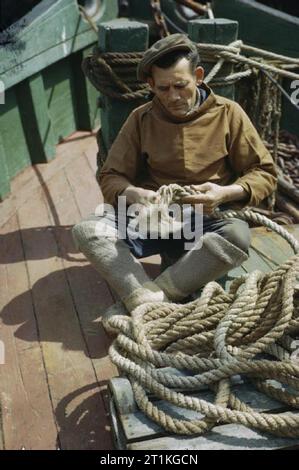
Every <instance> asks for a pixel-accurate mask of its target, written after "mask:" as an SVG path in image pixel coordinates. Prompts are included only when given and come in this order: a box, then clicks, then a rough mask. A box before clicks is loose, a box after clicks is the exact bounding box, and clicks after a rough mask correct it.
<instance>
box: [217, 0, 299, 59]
mask: <svg viewBox="0 0 299 470" xmlns="http://www.w3.org/2000/svg"><path fill="white" fill-rule="evenodd" d="M213 10H214V13H215V15H216V16H217V17H222V18H231V19H233V20H237V21H238V22H239V32H240V33H239V35H240V38H241V39H242V40H243V41H244V42H247V43H250V44H254V45H257V46H260V47H263V48H265V49H269V50H271V51H273V52H276V53H278V54H284V55H290V56H292V57H298V53H299V44H298V40H297V37H298V31H299V18H297V17H296V16H292V15H288V14H287V13H283V12H281V11H280V10H276V9H275V8H271V7H269V6H266V5H262V4H261V3H259V2H256V1H253V0H226V1H225V2H223V1H222V0H214V2H213ZM253 25H254V27H253ZM261 31H263V34H261Z"/></svg>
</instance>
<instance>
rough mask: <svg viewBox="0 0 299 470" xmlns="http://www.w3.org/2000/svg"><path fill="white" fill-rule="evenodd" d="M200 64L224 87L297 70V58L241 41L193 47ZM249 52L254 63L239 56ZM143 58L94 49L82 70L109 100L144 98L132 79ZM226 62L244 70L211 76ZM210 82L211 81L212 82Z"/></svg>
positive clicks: (291, 75)
mask: <svg viewBox="0 0 299 470" xmlns="http://www.w3.org/2000/svg"><path fill="white" fill-rule="evenodd" d="M197 47H198V51H199V53H200V55H201V58H202V60H203V61H207V62H209V61H212V62H215V59H216V65H215V66H214V67H213V69H212V70H211V72H210V73H209V74H208V76H207V78H206V82H207V83H210V84H211V86H213V85H214V86H225V85H229V84H232V83H235V82H236V81H238V80H240V79H242V78H244V76H245V77H246V76H248V75H250V74H251V73H252V72H253V71H254V70H266V71H268V72H272V73H274V74H277V75H278V76H281V77H287V78H292V79H299V74H296V73H294V72H291V71H289V70H287V68H291V67H299V59H296V58H292V57H286V56H282V55H279V54H275V53H272V52H269V51H266V50H263V49H258V48H253V47H251V46H247V45H246V44H244V43H243V42H242V41H241V40H237V41H234V42H233V43H232V44H230V45H228V46H226V45H223V44H202V43H199V44H197ZM242 50H244V51H245V52H252V53H254V54H255V55H258V56H259V58H258V60H256V59H253V58H250V57H247V56H245V55H242V54H241V52H242ZM142 56H143V53H142V52H130V53H128V52H127V53H115V52H109V53H107V52H106V53H102V52H101V51H100V50H98V49H95V51H94V53H93V54H92V55H90V56H88V57H86V58H85V59H84V61H83V63H82V68H83V71H84V73H85V74H86V76H87V77H88V78H89V80H90V81H91V83H92V84H93V85H94V86H95V88H96V89H97V90H98V91H100V92H101V93H103V94H104V95H107V96H109V97H110V98H115V99H119V100H122V101H131V100H136V99H137V100H140V99H146V97H147V95H148V94H149V92H150V90H149V87H148V85H147V84H144V83H140V82H138V81H137V78H136V66H137V64H138V63H139V61H140V60H141V58H142ZM226 62H232V63H235V64H236V63H238V64H239V65H240V66H242V67H244V70H241V71H239V72H236V73H232V74H230V75H228V76H227V77H225V78H224V77H219V78H217V79H215V76H216V75H217V74H218V73H219V71H220V69H221V68H222V66H223V65H224V64H225V63H226ZM212 79H215V81H216V83H214V82H213V80H212Z"/></svg>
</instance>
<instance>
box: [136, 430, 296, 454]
mask: <svg viewBox="0 0 299 470" xmlns="http://www.w3.org/2000/svg"><path fill="white" fill-rule="evenodd" d="M286 448H296V449H298V448H299V441H298V439H289V438H283V437H275V436H271V435H269V434H266V433H261V432H259V431H255V430H253V429H249V428H247V427H245V426H243V425H233V424H226V425H223V426H217V428H216V429H215V431H211V432H209V433H207V434H205V435H203V436H199V437H189V436H171V437H161V438H157V439H151V440H147V441H143V442H134V443H132V444H129V445H128V446H127V449H128V450H149V451H150V450H220V449H221V450H278V449H286Z"/></svg>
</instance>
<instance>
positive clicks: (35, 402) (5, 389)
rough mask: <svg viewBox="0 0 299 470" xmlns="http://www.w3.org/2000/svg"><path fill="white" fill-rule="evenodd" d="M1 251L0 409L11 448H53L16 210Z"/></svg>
mask: <svg viewBox="0 0 299 470" xmlns="http://www.w3.org/2000/svg"><path fill="white" fill-rule="evenodd" d="M0 253H1V264H0V284H1V286H2V289H1V291H0V296H1V297H0V310H1V312H2V313H1V319H0V338H1V339H2V341H4V345H5V363H4V364H3V365H0V383H1V388H0V401H1V404H0V408H1V412H0V415H1V420H2V430H3V440H4V445H5V449H9V450H13V449H15V450H20V449H21V448H22V447H24V448H25V449H27V450H30V449H50V450H51V449H52V450H53V449H55V448H56V440H57V428H56V424H55V419H54V413H53V408H52V403H51V397H50V394H49V389H48V383H47V374H46V371H45V369H44V364H43V356H42V351H41V349H40V345H39V335H38V329H37V324H36V318H35V312H34V308H33V305H32V298H31V291H30V284H29V280H28V274H27V269H26V263H25V262H24V253H23V247H22V243H21V237H20V233H19V226H18V222H17V217H16V216H14V217H12V218H11V219H10V221H9V223H7V224H6V225H5V226H4V227H3V228H2V229H1V237H0ZM0 434H1V431H0ZM0 445H1V444H0Z"/></svg>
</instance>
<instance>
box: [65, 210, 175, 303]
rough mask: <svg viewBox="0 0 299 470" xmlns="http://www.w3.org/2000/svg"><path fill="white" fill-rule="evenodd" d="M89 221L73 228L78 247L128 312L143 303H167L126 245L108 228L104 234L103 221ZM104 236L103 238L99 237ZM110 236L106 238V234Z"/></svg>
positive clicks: (92, 219)
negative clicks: (100, 229)
mask: <svg viewBox="0 0 299 470" xmlns="http://www.w3.org/2000/svg"><path fill="white" fill-rule="evenodd" d="M100 223H101V226H100V228H102V229H103V230H102V232H101V231H99V225H98V220H96V219H94V218H91V219H87V220H84V221H82V222H81V223H79V224H77V225H75V227H74V228H73V237H74V239H75V241H76V243H77V246H78V248H79V249H80V250H81V251H82V253H84V255H85V256H86V258H87V259H88V260H89V261H90V262H91V263H92V265H93V266H94V267H95V269H96V270H97V271H98V272H99V273H100V274H101V276H102V277H103V278H104V279H105V280H106V281H107V282H108V284H109V285H110V287H111V288H112V289H113V290H114V291H115V292H116V293H117V294H118V296H119V297H120V299H121V301H122V302H123V303H124V305H125V307H126V308H127V310H128V311H129V312H131V311H132V310H134V309H135V308H136V307H138V306H139V305H141V304H143V303H146V302H163V301H166V300H168V299H167V297H166V295H165V294H164V292H163V291H162V290H161V289H160V288H159V287H158V286H157V284H155V283H154V282H153V281H151V279H150V278H149V277H148V276H147V274H146V272H145V271H144V269H143V267H142V265H141V263H140V262H139V261H138V260H137V259H136V258H135V257H134V256H133V255H132V253H131V252H130V249H129V247H128V245H127V244H126V242H125V241H124V240H122V239H119V238H117V231H116V230H115V231H114V232H113V230H112V228H111V226H109V232H108V230H107V231H106V232H105V230H104V228H105V227H104V220H103V218H101V220H100ZM102 233H106V235H102ZM107 233H109V236H108V235H107Z"/></svg>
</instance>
